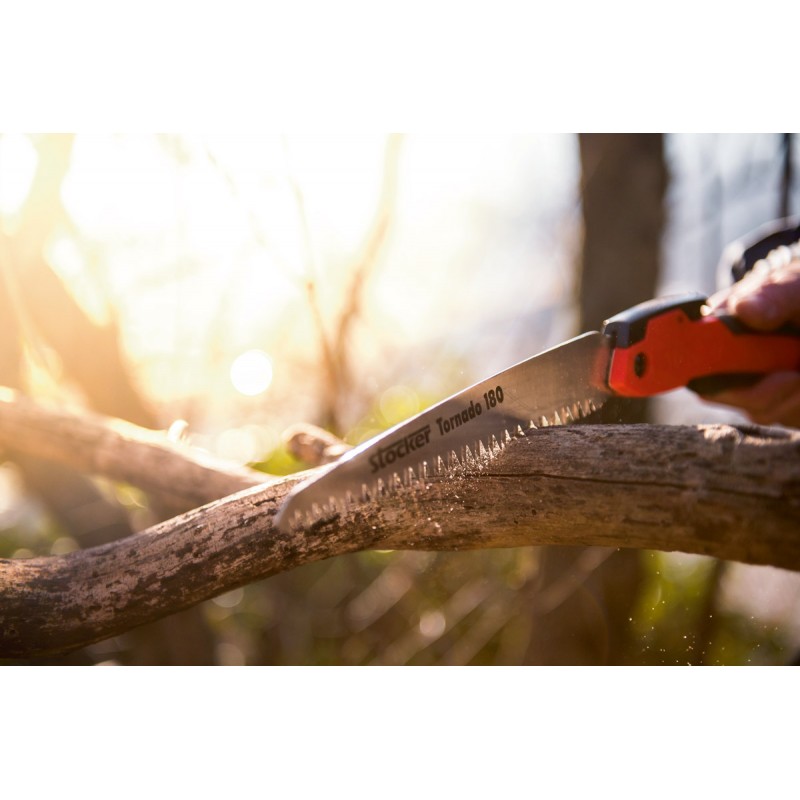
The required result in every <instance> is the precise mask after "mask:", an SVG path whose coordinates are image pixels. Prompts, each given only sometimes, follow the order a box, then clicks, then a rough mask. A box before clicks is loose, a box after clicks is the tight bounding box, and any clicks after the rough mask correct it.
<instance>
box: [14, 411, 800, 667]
mask: <svg viewBox="0 0 800 800" xmlns="http://www.w3.org/2000/svg"><path fill="white" fill-rule="evenodd" d="M172 457H173V455H172V454H171V453H170V451H169V450H165V451H164V452H163V453H162V455H161V459H162V460H164V461H167V460H169V459H171V458H172ZM98 468H102V464H99V465H98ZM299 479H300V478H299V477H297V476H293V477H291V478H286V479H280V480H275V481H273V482H271V483H268V484H266V485H263V486H256V487H253V488H249V489H245V490H244V491H242V492H239V493H237V494H235V495H232V496H229V497H227V498H223V499H221V500H217V501H214V502H212V503H210V504H208V505H205V506H202V507H200V508H197V509H194V510H192V511H190V512H188V513H186V514H183V515H181V516H179V517H176V518H174V519H171V520H168V521H165V522H163V523H160V524H158V525H156V526H154V527H152V528H150V529H148V530H146V531H143V532H141V533H138V534H135V535H133V536H130V537H127V538H125V539H122V540H120V541H117V542H113V543H110V544H107V545H103V546H100V547H95V548H91V549H88V550H82V551H76V552H74V553H70V554H68V555H65V556H51V557H46V558H31V559H25V560H11V561H9V560H0V656H2V657H14V658H22V657H31V656H33V655H41V654H47V653H58V652H65V651H69V650H71V649H74V648H77V647H81V646H83V645H86V644H89V643H91V642H94V641H98V640H100V639H104V638H107V637H109V636H113V635H116V634H118V633H121V632H123V631H126V630H129V629H131V628H133V627H135V626H137V625H141V624H144V623H147V622H151V621H153V620H156V619H159V618H161V617H163V616H166V615H168V614H171V613H174V612H175V611H178V610H180V609H184V608H188V607H190V606H193V605H195V604H197V603H199V602H201V601H202V600H205V599H208V598H210V597H214V596H216V595H218V594H220V593H222V592H225V591H228V590H230V589H233V588H235V587H237V586H242V585H244V584H247V583H249V582H252V581H255V580H258V579H261V578H264V577H267V576H270V575H274V574H276V573H279V572H283V571H286V570H289V569H293V568H295V567H298V566H300V565H301V564H305V563H309V562H311V561H316V560H320V559H324V558H330V557H332V556H337V555H341V554H344V553H349V552H355V551H358V550H366V549H371V548H379V549H405V550H461V549H477V548H490V547H519V546H525V545H542V544H562V545H563V544H569V545H584V546H604V547H611V548H645V549H659V550H667V551H675V550H677V551H683V552H687V553H700V554H707V555H712V556H716V557H718V558H723V559H728V560H736V561H743V562H747V563H753V564H772V565H775V566H780V567H785V568H789V569H800V539H798V537H797V536H796V530H797V525H798V522H800V432H792V431H787V430H782V429H772V428H759V427H751V426H741V427H731V426H719V425H715V426H698V427H684V426H652V425H632V426H569V427H565V428H552V429H540V430H538V431H534V432H532V433H531V434H529V435H528V436H527V437H525V438H521V439H518V440H516V441H515V442H512V443H510V444H509V445H508V446H507V447H506V449H505V450H504V452H503V453H502V454H500V456H499V457H498V458H497V459H496V460H495V461H494V462H492V463H491V465H489V466H488V467H486V468H484V469H482V470H481V471H476V472H471V473H464V474H461V475H454V476H452V477H449V478H446V479H445V478H439V479H435V480H431V481H429V482H428V483H427V484H426V485H425V486H420V487H418V488H416V489H413V490H405V491H403V492H401V493H399V494H395V495H391V496H387V497H384V498H382V499H381V500H380V501H378V502H375V503H374V504H372V505H369V506H365V507H363V508H361V509H359V510H357V511H355V512H353V513H349V514H347V515H343V516H340V517H337V518H334V519H330V520H327V521H323V522H320V523H317V524H316V525H314V526H311V527H310V528H308V529H304V530H298V531H295V532H293V533H290V534H285V533H281V532H279V531H277V530H276V529H275V528H274V527H273V525H272V520H273V517H274V515H275V513H276V511H277V509H278V507H279V505H280V502H281V501H282V499H283V498H284V497H285V495H286V493H287V492H288V491H289V490H290V488H291V487H292V486H293V485H294V484H295V483H296V482H297V481H298V480H299ZM128 480H130V481H131V482H133V483H137V482H139V481H142V482H145V481H147V480H148V476H146V475H140V476H136V475H128Z"/></svg>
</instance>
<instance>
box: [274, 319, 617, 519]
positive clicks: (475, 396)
mask: <svg viewBox="0 0 800 800" xmlns="http://www.w3.org/2000/svg"><path fill="white" fill-rule="evenodd" d="M609 355H610V352H609V346H608V341H607V339H606V337H604V336H602V335H601V334H599V333H586V334H584V335H583V336H578V337H577V338H575V339H571V340H570V341H568V342H565V343H564V344H562V345H559V346H558V347H554V348H552V349H550V350H546V351H544V352H543V353H540V354H539V355H536V356H533V357H532V358H529V359H527V360H526V361H522V362H520V363H519V364H516V365H514V366H512V367H509V368H508V369H506V370H504V371H503V372H500V373H498V374H497V375H494V376H493V377H491V378H487V379H486V380H483V381H481V382H480V383H476V384H474V385H473V386H470V387H468V388H467V389H464V390H463V391H461V392H459V393H458V394H455V395H453V396H452V397H449V398H447V399H446V400H443V401H442V402H441V403H438V404H436V405H434V406H432V407H431V408H429V409H427V410H426V411H423V412H422V413H421V414H417V415H416V416H415V417H412V418H411V419H409V420H408V421H406V422H403V423H400V424H399V425H396V426H395V427H394V428H391V429H390V430H388V431H386V432H385V433H382V434H381V435H380V436H376V437H375V438H374V439H371V440H370V441H368V442H365V443H364V444H362V445H360V446H359V447H356V448H354V449H353V450H350V451H349V452H348V453H346V454H345V455H344V456H342V458H340V459H339V460H338V461H337V462H335V463H333V464H331V465H330V466H329V467H328V468H327V469H326V470H325V471H324V472H322V473H321V474H319V475H318V476H317V477H315V478H313V479H311V480H308V481H306V482H304V483H302V484H299V485H298V486H297V487H295V489H294V490H293V491H292V492H291V493H290V495H289V496H288V498H287V499H286V501H285V502H284V504H283V506H282V507H281V509H280V510H279V512H278V515H277V517H276V520H275V524H276V525H277V526H278V527H279V528H280V529H282V530H289V529H290V528H291V527H292V526H293V525H295V524H297V523H298V522H300V523H301V524H303V523H304V522H306V523H307V522H314V521H316V520H319V519H322V518H324V517H325V516H326V514H330V513H336V511H343V510H350V509H351V508H352V507H353V505H355V506H358V504H359V503H367V502H372V501H375V500H377V499H379V498H380V497H381V496H383V495H385V494H387V493H391V492H396V491H401V490H402V489H403V488H404V487H406V488H407V487H413V486H414V485H417V484H418V483H419V482H421V481H424V480H425V479H427V478H428V477H439V476H442V475H447V474H448V473H450V472H451V471H452V470H454V469H460V468H462V467H463V466H471V467H474V466H475V465H476V464H477V465H480V463H483V462H484V461H485V460H486V459H485V458H484V455H483V454H482V453H481V448H483V449H484V451H485V452H486V457H487V458H489V459H491V458H495V457H496V456H497V455H499V453H500V452H501V451H502V449H503V448H504V447H505V445H506V444H507V443H508V442H509V441H512V440H513V439H514V438H516V437H519V436H520V435H523V436H524V435H525V432H526V431H528V430H531V429H535V428H539V427H548V426H551V425H561V424H564V423H568V422H570V421H573V420H575V419H579V418H581V417H582V416H586V415H588V414H590V413H592V411H596V410H597V409H598V408H600V407H601V406H602V405H603V404H604V403H605V401H606V400H607V399H608V397H609V396H610V394H611V393H610V391H609V389H608V386H607V383H606V375H607V373H608V360H609ZM409 470H410V472H409ZM326 509H327V510H326Z"/></svg>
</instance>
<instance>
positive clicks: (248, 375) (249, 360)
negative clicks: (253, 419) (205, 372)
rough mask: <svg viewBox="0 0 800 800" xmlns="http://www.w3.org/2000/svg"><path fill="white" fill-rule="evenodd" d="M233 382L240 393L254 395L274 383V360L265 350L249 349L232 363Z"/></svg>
mask: <svg viewBox="0 0 800 800" xmlns="http://www.w3.org/2000/svg"><path fill="white" fill-rule="evenodd" d="M231 383H232V384H233V388H234V389H236V391H237V392H239V393H240V394H244V395H247V396H248V397H253V396H254V395H257V394H261V393H262V392H265V391H266V390H267V389H268V388H269V385H270V384H271V383H272V361H271V360H270V358H269V356H268V355H267V354H266V353H265V352H264V351H263V350H248V351H247V352H245V353H242V354H241V355H239V356H237V357H236V359H235V360H234V362H233V364H231Z"/></svg>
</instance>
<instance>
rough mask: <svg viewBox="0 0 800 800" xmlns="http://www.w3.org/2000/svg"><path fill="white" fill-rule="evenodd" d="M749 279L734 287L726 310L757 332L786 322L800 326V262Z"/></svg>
mask: <svg viewBox="0 0 800 800" xmlns="http://www.w3.org/2000/svg"><path fill="white" fill-rule="evenodd" d="M748 278H750V279H749V280H747V279H745V280H743V281H741V283H740V285H739V286H736V287H734V288H733V290H732V292H731V294H730V296H729V297H728V299H727V307H728V311H730V312H731V313H732V314H735V315H736V316H737V317H739V319H741V320H742V322H744V323H745V325H749V326H750V327H751V328H755V329H756V330H765V331H768V330H774V329H775V328H777V327H779V326H781V325H783V324H784V323H786V322H794V323H797V324H800V261H792V262H791V263H790V264H788V265H786V266H785V267H781V268H779V269H776V270H775V271H774V272H770V273H768V274H766V275H759V276H756V275H753V276H748Z"/></svg>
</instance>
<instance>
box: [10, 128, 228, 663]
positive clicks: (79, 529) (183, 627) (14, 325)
mask: <svg viewBox="0 0 800 800" xmlns="http://www.w3.org/2000/svg"><path fill="white" fill-rule="evenodd" d="M73 142H74V136H72V135H68V134H52V135H44V136H41V137H38V138H37V139H36V140H35V141H34V144H35V145H36V149H37V153H38V164H37V169H36V173H35V175H34V178H33V182H32V185H31V189H30V192H29V194H28V197H27V199H26V201H25V204H24V206H23V208H22V210H21V212H20V216H19V220H18V225H17V227H16V230H15V231H14V233H13V235H8V234H6V233H5V232H3V231H0V238H2V241H1V242H0V244H2V248H0V278H1V279H2V280H0V383H2V384H3V385H6V386H10V387H13V388H18V389H23V390H24V389H25V386H24V383H25V380H24V372H25V351H26V349H27V350H28V352H33V353H35V354H36V356H37V357H38V358H39V360H40V361H42V362H43V363H48V362H49V361H50V360H51V358H52V356H51V355H50V354H51V353H54V354H56V356H57V363H58V369H59V371H60V373H61V374H60V375H58V376H56V377H57V378H58V379H59V380H64V381H68V382H70V383H71V385H72V386H73V387H76V388H78V389H80V391H81V392H82V394H83V396H84V398H85V400H86V402H87V404H88V405H89V406H90V407H91V408H93V409H94V410H96V411H99V412H101V413H103V414H107V415H110V416H115V417H119V418H121V419H125V420H128V421H130V422H135V423H137V424H139V425H142V426H146V427H149V428H155V427H157V423H156V418H155V415H154V413H153V411H152V409H151V408H150V407H149V406H148V405H147V403H146V402H144V400H143V399H142V397H141V394H140V393H139V391H138V390H137V388H136V386H135V385H134V383H133V381H132V380H131V377H130V375H129V373H128V370H127V365H126V363H125V360H124V358H123V356H122V353H121V349H120V343H119V336H118V332H117V329H116V327H115V326H114V325H113V324H112V325H106V326H101V325H96V324H95V323H93V322H92V321H91V320H90V319H89V318H88V317H87V316H86V314H85V313H84V312H83V310H82V309H81V307H80V306H79V305H78V303H77V302H76V301H75V299H74V298H73V297H72V295H71V294H70V293H69V291H68V290H67V289H66V287H65V286H64V284H63V283H62V282H61V280H60V279H59V277H58V276H57V275H56V274H55V273H54V272H53V270H52V269H51V268H50V265H49V264H48V263H47V259H46V255H45V252H46V247H47V245H48V242H49V240H50V238H51V237H52V236H53V234H54V233H56V232H58V231H59V229H65V230H67V231H70V230H71V224H70V221H69V219H68V217H67V214H66V212H65V210H64V208H63V205H62V203H61V186H62V183H63V180H64V178H65V176H66V174H67V172H68V170H69V166H70V161H71V157H72V147H73ZM6 455H7V456H8V457H9V458H10V459H11V460H13V461H14V462H15V463H16V464H17V465H18V466H19V468H20V470H21V472H22V475H23V479H24V481H25V483H26V485H27V487H28V489H29V490H30V491H31V492H32V493H33V494H35V495H37V496H38V497H40V498H41V500H42V501H43V503H44V505H45V506H46V508H47V509H48V511H49V512H50V513H51V514H52V515H53V517H54V518H55V519H56V520H57V521H58V522H59V523H60V524H61V525H62V526H63V527H64V529H65V530H66V531H67V532H68V533H69V534H70V535H71V536H72V537H73V538H75V539H76V541H78V542H79V544H80V545H81V546H82V547H91V546H94V545H97V544H102V543H105V542H110V541H114V540H115V539H119V538H121V537H124V536H128V535H130V534H132V533H133V529H132V528H131V526H130V522H129V520H128V517H127V515H126V513H125V512H124V510H123V509H122V508H121V507H120V506H118V505H116V504H114V503H112V502H109V501H108V500H107V499H106V498H105V497H104V496H103V495H102V494H101V493H100V492H99V491H98V489H97V488H96V487H95V485H94V484H93V483H91V481H89V480H87V479H86V478H85V477H83V476H82V475H79V474H78V473H77V472H75V471H73V470H70V469H68V468H66V467H64V466H61V465H58V464H53V463H51V462H48V461H44V460H42V459H39V458H36V457H33V456H30V455H23V454H21V453H13V452H10V453H7V454H6ZM156 511H157V510H156ZM127 644H128V645H129V646H130V649H131V651H132V652H133V653H134V657H135V658H136V663H173V664H198V663H199V664H205V663H213V660H214V650H213V641H212V637H211V635H210V633H209V631H208V630H207V626H206V624H205V622H204V619H203V617H202V611H201V609H200V608H193V609H189V610H188V611H183V612H181V613H180V614H179V615H177V616H176V617H175V618H168V619H166V620H161V621H159V622H156V623H154V624H152V625H150V626H147V627H145V628H142V629H140V630H137V631H134V632H132V633H131V634H130V635H129V636H128V642H127ZM70 661H71V662H72V663H76V662H78V663H81V662H85V663H91V661H92V658H91V656H90V654H88V653H81V654H76V655H74V656H72V657H71V658H70Z"/></svg>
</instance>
